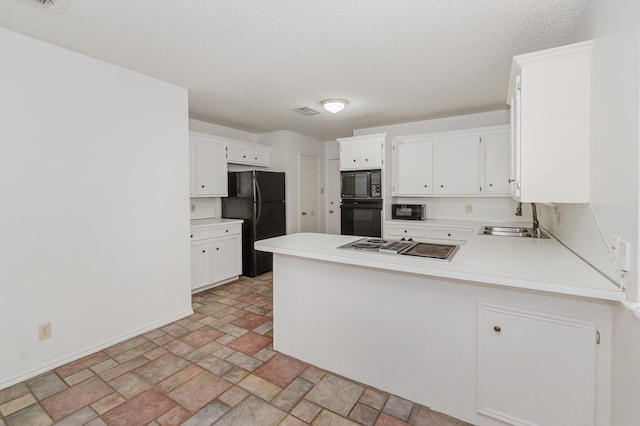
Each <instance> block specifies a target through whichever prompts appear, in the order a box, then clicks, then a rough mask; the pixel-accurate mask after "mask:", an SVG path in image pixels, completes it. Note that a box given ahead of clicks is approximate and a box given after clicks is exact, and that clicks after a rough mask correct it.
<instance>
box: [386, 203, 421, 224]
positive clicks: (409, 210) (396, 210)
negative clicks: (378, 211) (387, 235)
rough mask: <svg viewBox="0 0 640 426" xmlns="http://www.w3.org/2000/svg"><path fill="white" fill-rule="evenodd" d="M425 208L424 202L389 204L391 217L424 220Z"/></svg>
mask: <svg viewBox="0 0 640 426" xmlns="http://www.w3.org/2000/svg"><path fill="white" fill-rule="evenodd" d="M426 210H427V208H426V206H425V205H424V204H391V219H403V220H425V219H426V218H427V212H426Z"/></svg>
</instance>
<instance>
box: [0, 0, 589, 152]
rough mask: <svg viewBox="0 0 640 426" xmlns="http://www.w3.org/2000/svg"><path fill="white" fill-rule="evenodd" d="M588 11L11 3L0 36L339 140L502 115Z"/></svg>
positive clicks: (266, 125) (6, 2)
mask: <svg viewBox="0 0 640 426" xmlns="http://www.w3.org/2000/svg"><path fill="white" fill-rule="evenodd" d="M586 1H587V0H395V1H394V0H319V1H308V0H271V1H264V0H187V1H171V0H56V4H55V5H54V6H52V7H51V8H49V9H48V10H46V9H43V8H42V7H40V6H38V5H37V3H36V0H2V1H0V26H1V27H4V28H7V29H10V30H14V31H17V32H20V33H23V34H26V35H29V36H32V37H35V38H38V39H41V40H45V41H47V42H50V43H53V44H56V45H58V46H62V47H65V48H68V49H71V50H74V51H77V52H81V53H84V54H86V55H89V56H93V57H95V58H99V59H102V60H105V61H107V62H110V63H113V64H117V65H120V66H123V67H125V68H129V69H131V70H135V71H138V72H140V73H143V74H146V75H150V76H153V77H156V78H158V79H161V80H164V81H168V82H171V83H174V84H176V85H178V86H182V87H185V88H187V89H189V114H190V117H191V118H195V119H199V120H203V121H209V122H212V123H216V124H219V125H222V126H227V127H233V128H236V129H240V130H245V131H249V132H253V133H263V132H269V131H276V130H291V131H295V132H298V133H302V134H306V135H308V136H312V137H315V138H318V139H320V140H331V139H334V138H336V137H342V136H350V135H351V134H352V131H353V129H358V128H365V127H373V126H381V125H387V124H398V123H405V122H411V121H418V120H425V119H430V118H437V117H443V116H450V115H458V114H467V113H474V112H482V111H489V110H496V109H502V108H505V107H506V105H505V97H506V93H507V82H508V76H509V70H510V66H511V58H512V57H513V56H514V55H517V54H521V53H527V52H532V51H536V50H540V49H544V48H549V47H555V46H558V45H562V44H565V43H566V42H567V39H568V37H569V35H570V33H571V31H572V30H573V27H574V25H575V22H576V21H577V19H578V16H579V14H580V12H581V11H582V9H583V8H584V5H585V3H586ZM45 71H46V70H43V72H45ZM326 98H346V99H348V100H349V105H348V106H347V108H346V109H345V110H344V111H343V112H341V113H339V114H336V115H333V114H330V113H328V112H325V111H323V110H322V108H321V106H320V101H321V100H323V99H326ZM305 106H306V107H310V108H313V109H315V110H316V111H320V112H321V113H320V114H318V115H315V116H305V115H303V114H301V113H299V112H297V111H296V109H297V108H300V107H305Z"/></svg>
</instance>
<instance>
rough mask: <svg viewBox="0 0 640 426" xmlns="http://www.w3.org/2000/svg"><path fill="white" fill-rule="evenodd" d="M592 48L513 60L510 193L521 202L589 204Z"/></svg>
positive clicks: (585, 46) (581, 46) (566, 49)
mask: <svg viewBox="0 0 640 426" xmlns="http://www.w3.org/2000/svg"><path fill="white" fill-rule="evenodd" d="M591 48H592V42H591V41H586V42H582V43H576V44H572V45H568V46H562V47H557V48H553V49H548V50H544V51H540V52H534V53H529V54H525V55H520V56H516V57H514V58H513V65H512V68H511V79H510V84H509V93H508V95H507V103H508V104H509V105H511V126H512V128H511V132H512V173H513V174H512V176H511V179H513V182H512V186H511V193H512V195H513V196H514V197H516V198H518V199H519V200H520V201H525V202H549V203H555V202H558V203H587V202H588V201H589V138H590V108H591V94H590V93H591Z"/></svg>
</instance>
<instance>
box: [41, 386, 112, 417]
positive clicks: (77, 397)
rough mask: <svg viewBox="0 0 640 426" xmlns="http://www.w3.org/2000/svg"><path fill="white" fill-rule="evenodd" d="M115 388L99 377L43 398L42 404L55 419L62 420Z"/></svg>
mask: <svg viewBox="0 0 640 426" xmlns="http://www.w3.org/2000/svg"><path fill="white" fill-rule="evenodd" d="M111 392H113V390H112V389H111V388H110V387H109V385H107V384H106V383H105V382H103V381H102V380H100V379H99V378H98V377H93V378H91V379H89V380H86V381H84V382H82V383H80V384H78V385H76V386H73V387H70V388H68V389H65V390H63V391H61V392H58V393H56V394H54V395H52V396H50V397H48V398H45V399H43V400H42V405H43V407H44V409H45V410H47V412H48V413H49V415H50V416H51V418H53V420H56V421H57V420H60V419H62V418H64V417H66V416H68V415H69V414H71V413H73V412H74V411H77V410H79V409H80V408H82V407H85V406H87V405H90V404H93V403H94V402H96V401H98V400H100V399H102V398H104V397H105V396H107V395H109V394H110V393H111Z"/></svg>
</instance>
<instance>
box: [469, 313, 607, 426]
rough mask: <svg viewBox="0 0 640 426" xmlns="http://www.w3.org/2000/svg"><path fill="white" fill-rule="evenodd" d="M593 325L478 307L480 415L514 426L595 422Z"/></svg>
mask: <svg viewBox="0 0 640 426" xmlns="http://www.w3.org/2000/svg"><path fill="white" fill-rule="evenodd" d="M595 345H596V327H595V323H593V322H590V321H585V320H581V319H576V318H571V317H565V316H558V315H552V314H547V313H543V312H535V311H529V310H523V309H518V308H515V307H508V306H499V305H492V304H485V303H480V304H479V328H478V412H479V413H481V414H484V415H486V416H489V417H493V418H496V419H498V420H501V421H504V422H506V423H508V424H513V425H563V426H571V425H575V426H578V425H579V426H584V425H593V424H594V414H595V413H594V410H595V408H594V401H595V371H596V369H595Z"/></svg>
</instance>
